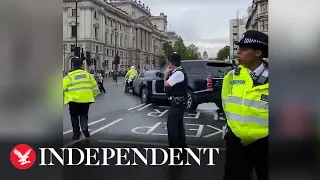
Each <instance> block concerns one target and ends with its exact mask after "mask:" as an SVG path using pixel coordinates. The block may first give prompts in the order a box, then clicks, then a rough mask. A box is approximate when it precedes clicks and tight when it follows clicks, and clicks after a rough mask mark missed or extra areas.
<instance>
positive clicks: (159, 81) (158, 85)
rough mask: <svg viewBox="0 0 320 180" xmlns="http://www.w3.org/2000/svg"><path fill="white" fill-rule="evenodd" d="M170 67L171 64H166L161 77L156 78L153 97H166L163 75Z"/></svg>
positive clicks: (153, 85)
mask: <svg viewBox="0 0 320 180" xmlns="http://www.w3.org/2000/svg"><path fill="white" fill-rule="evenodd" d="M168 66H169V64H166V65H165V66H164V67H163V68H162V70H161V71H160V74H161V76H160V77H159V76H156V77H155V79H154V80H153V81H152V94H153V95H158V96H159V95H166V93H165V91H164V86H163V84H164V80H163V78H164V77H163V75H164V72H165V70H166V69H167V67H168Z"/></svg>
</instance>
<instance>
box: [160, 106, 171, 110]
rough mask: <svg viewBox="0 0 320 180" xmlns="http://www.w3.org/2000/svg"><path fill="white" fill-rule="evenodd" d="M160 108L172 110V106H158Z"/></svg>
mask: <svg viewBox="0 0 320 180" xmlns="http://www.w3.org/2000/svg"><path fill="white" fill-rule="evenodd" d="M158 107H159V108H167V109H169V108H170V106H158Z"/></svg>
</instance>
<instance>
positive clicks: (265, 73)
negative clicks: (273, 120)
mask: <svg viewBox="0 0 320 180" xmlns="http://www.w3.org/2000/svg"><path fill="white" fill-rule="evenodd" d="M235 44H237V45H239V51H238V54H237V60H238V61H239V66H237V67H236V68H235V69H234V70H232V71H230V72H229V73H228V74H227V75H226V76H225V77H224V79H223V86H222V100H223V105H224V106H223V109H224V112H225V114H226V118H227V125H226V134H225V137H224V139H225V141H226V160H225V174H224V177H223V180H234V179H241V180H249V179H251V176H252V172H253V169H255V172H256V175H257V178H258V180H267V179H268V130H269V126H268V113H269V110H268V109H269V108H268V96H269V81H268V77H269V70H268V63H267V62H265V61H263V58H268V36H267V35H266V34H264V33H262V32H258V31H253V30H250V31H247V32H245V34H244V36H243V38H242V39H241V40H240V42H236V43H235Z"/></svg>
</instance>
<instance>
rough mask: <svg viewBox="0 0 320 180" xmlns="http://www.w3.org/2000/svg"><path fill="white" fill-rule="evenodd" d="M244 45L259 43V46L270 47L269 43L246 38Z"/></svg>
mask: <svg viewBox="0 0 320 180" xmlns="http://www.w3.org/2000/svg"><path fill="white" fill-rule="evenodd" d="M244 43H245V44H251V43H259V44H264V45H268V44H267V43H264V42H262V41H259V40H256V39H251V38H245V39H244Z"/></svg>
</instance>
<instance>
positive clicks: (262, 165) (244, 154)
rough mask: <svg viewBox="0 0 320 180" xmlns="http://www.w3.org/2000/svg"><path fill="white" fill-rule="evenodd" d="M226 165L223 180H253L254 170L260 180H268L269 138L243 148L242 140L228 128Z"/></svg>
mask: <svg viewBox="0 0 320 180" xmlns="http://www.w3.org/2000/svg"><path fill="white" fill-rule="evenodd" d="M228 129H229V131H228V132H227V133H226V135H225V140H226V143H227V148H226V162H225V163H226V164H225V174H224V177H223V180H235V179H239V180H240V179H241V180H251V179H252V172H253V168H254V169H255V171H256V174H257V178H258V180H268V173H269V171H268V158H269V157H268V137H265V138H262V139H259V140H257V141H256V142H254V143H252V144H250V145H248V146H243V145H242V144H241V142H240V139H239V138H238V137H237V136H236V135H235V134H234V133H233V132H232V131H231V130H230V128H228Z"/></svg>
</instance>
